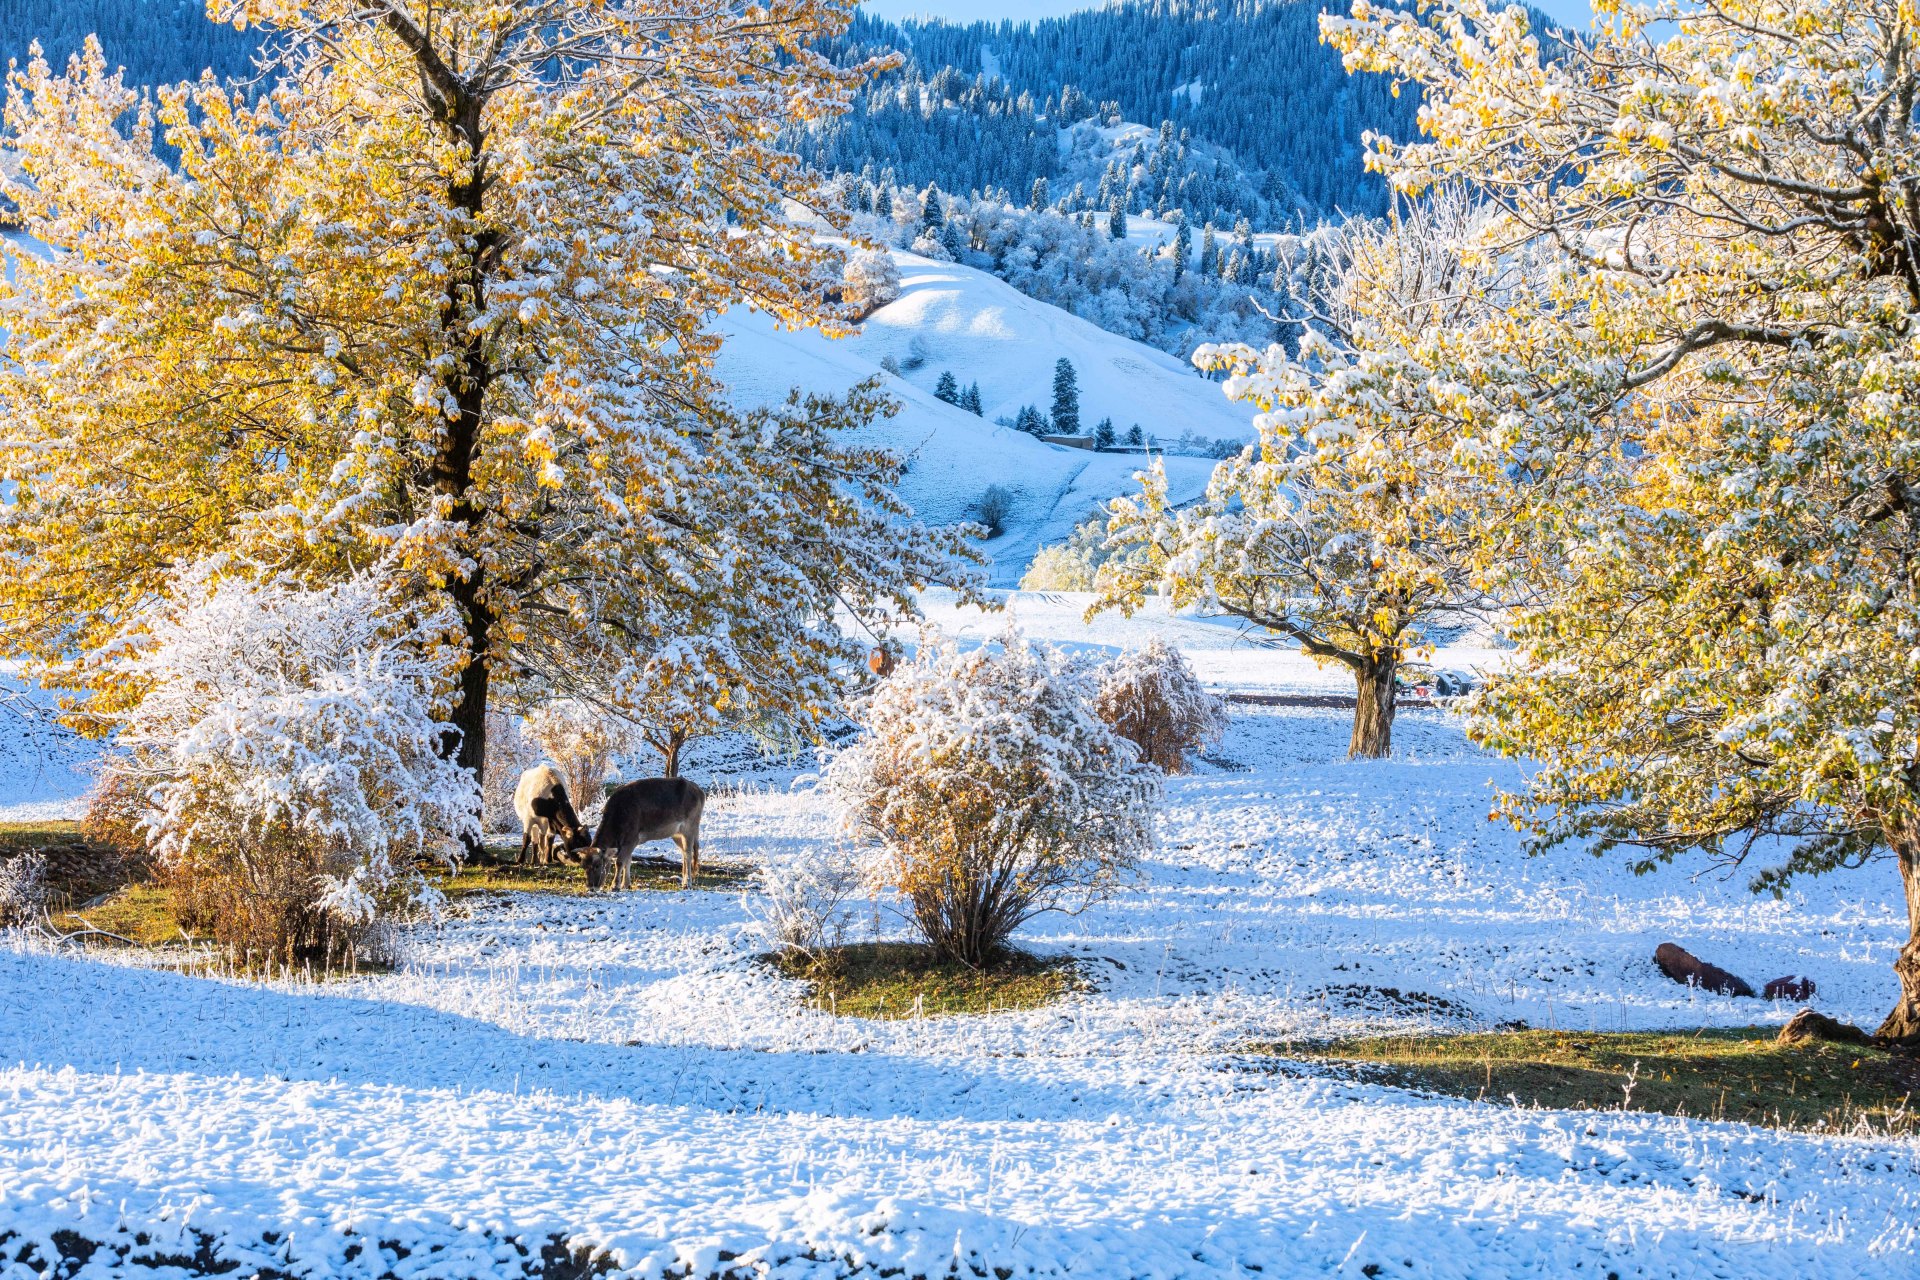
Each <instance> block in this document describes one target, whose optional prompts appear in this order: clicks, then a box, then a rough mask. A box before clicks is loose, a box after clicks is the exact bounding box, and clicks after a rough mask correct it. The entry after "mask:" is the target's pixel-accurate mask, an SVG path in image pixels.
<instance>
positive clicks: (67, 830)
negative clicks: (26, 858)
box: [0, 821, 83, 850]
mask: <svg viewBox="0 0 1920 1280" xmlns="http://www.w3.org/2000/svg"><path fill="white" fill-rule="evenodd" d="M82 839H83V838H82V836H81V835H80V824H79V823H77V822H64V821H45V822H0V849H9V850H11V849H44V848H46V847H47V846H48V845H53V844H79V843H81V842H82Z"/></svg>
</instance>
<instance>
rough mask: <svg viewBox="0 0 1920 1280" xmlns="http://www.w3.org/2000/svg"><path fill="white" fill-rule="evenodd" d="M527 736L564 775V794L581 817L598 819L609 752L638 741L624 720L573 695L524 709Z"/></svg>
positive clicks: (609, 764) (611, 755)
mask: <svg viewBox="0 0 1920 1280" xmlns="http://www.w3.org/2000/svg"><path fill="white" fill-rule="evenodd" d="M527 737H529V738H531V739H532V740H533V741H534V742H535V743H536V744H537V745H538V746H539V747H540V749H541V750H542V751H544V752H545V753H546V754H547V757H548V758H549V759H551V760H552V761H553V762H554V763H555V764H556V765H559V766H560V774H561V776H562V777H563V778H565V779H566V783H567V795H568V796H570V797H571V798H572V800H573V807H574V809H575V810H576V811H577V812H578V813H579V814H580V818H581V820H582V821H584V822H594V821H597V820H598V819H599V816H600V809H601V807H602V806H603V805H605V804H606V802H607V771H608V770H609V769H611V768H612V767H613V758H614V757H615V756H617V755H620V754H621V753H622V752H625V751H631V750H633V748H634V745H635V744H636V742H637V741H638V735H637V734H636V732H635V730H634V727H633V726H632V725H631V724H629V723H628V722H627V721H625V720H623V719H621V718H620V717H618V716H616V715H614V714H613V713H611V712H609V711H606V710H604V709H602V708H600V707H597V706H595V705H594V704H592V703H590V702H585V701H582V700H580V699H578V698H556V699H554V700H553V701H552V702H548V703H544V704H542V705H541V706H539V707H536V708H534V710H532V711H531V712H529V713H528V714H527Z"/></svg>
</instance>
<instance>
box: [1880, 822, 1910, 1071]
mask: <svg viewBox="0 0 1920 1280" xmlns="http://www.w3.org/2000/svg"><path fill="white" fill-rule="evenodd" d="M1887 842H1888V843H1889V844H1891V845H1892V846H1893V851H1894V853H1896V854H1898V855H1899V858H1900V884H1901V887H1902V888H1903V889H1904V890H1905V891H1906V899H1907V944H1906V945H1905V946H1904V947H1902V948H1900V955H1899V957H1898V958H1897V959H1895V960H1894V962H1893V971H1894V973H1895V974H1896V975H1897V976H1898V977H1899V979H1900V999H1899V1001H1898V1003H1896V1004H1895V1005H1894V1006H1893V1012H1892V1013H1889V1014H1888V1015H1887V1020H1886V1021H1885V1022H1882V1023H1881V1024H1880V1029H1879V1030H1878V1031H1876V1032H1875V1033H1874V1036H1875V1038H1876V1039H1879V1040H1881V1041H1883V1042H1890V1043H1894V1044H1903V1045H1912V1046H1920V830H1908V829H1900V830H1889V831H1888V832H1887Z"/></svg>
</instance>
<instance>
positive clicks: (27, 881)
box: [0, 849, 53, 929]
mask: <svg viewBox="0 0 1920 1280" xmlns="http://www.w3.org/2000/svg"><path fill="white" fill-rule="evenodd" d="M52 892H53V891H52V887H51V886H50V885H49V883H48V880H47V856H46V855H45V854H44V853H40V852H39V851H37V850H32V849H30V850H28V851H27V852H25V853H21V854H16V855H15V856H13V857H11V858H7V859H5V860H4V861H0V929H10V928H13V927H15V926H19V925H29V924H33V923H35V922H36V921H38V920H39V919H40V918H41V917H42V916H44V915H46V913H47V903H48V901H49V900H50V899H51V898H52Z"/></svg>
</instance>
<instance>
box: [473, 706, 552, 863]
mask: <svg viewBox="0 0 1920 1280" xmlns="http://www.w3.org/2000/svg"><path fill="white" fill-rule="evenodd" d="M540 758H541V757H540V748H539V747H537V746H535V745H534V744H533V742H532V741H531V740H529V739H528V737H527V735H526V732H525V731H524V730H523V729H522V728H521V726H520V721H519V719H518V718H517V717H515V716H510V715H508V714H506V713H505V712H503V711H489V712H488V713H487V761H486V765H485V767H484V768H483V769H482V770H481V778H482V781H481V793H482V799H483V806H482V813H481V821H482V822H483V823H484V824H485V826H486V829H487V830H488V831H512V832H516V833H517V832H518V831H519V830H520V815H519V814H517V813H515V812H514V810H513V791H514V788H515V787H517V786H519V785H520V775H521V774H523V773H525V772H526V771H527V770H528V769H531V768H533V766H535V765H537V764H539V763H540Z"/></svg>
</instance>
